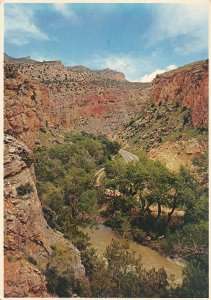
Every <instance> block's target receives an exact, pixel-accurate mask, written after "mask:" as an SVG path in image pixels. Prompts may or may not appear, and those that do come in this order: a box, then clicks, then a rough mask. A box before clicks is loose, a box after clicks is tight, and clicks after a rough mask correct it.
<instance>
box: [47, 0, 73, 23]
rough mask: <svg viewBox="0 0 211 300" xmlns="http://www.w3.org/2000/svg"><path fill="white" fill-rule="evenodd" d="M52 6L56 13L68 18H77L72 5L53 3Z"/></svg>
mask: <svg viewBox="0 0 211 300" xmlns="http://www.w3.org/2000/svg"><path fill="white" fill-rule="evenodd" d="M52 6H53V8H54V10H55V11H57V12H58V13H60V14H61V15H63V16H64V17H66V18H70V17H71V18H74V19H75V18H77V16H76V14H75V13H74V12H73V11H71V9H70V5H69V4H67V3H53V4H52Z"/></svg>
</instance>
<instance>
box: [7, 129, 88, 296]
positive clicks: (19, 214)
mask: <svg viewBox="0 0 211 300" xmlns="http://www.w3.org/2000/svg"><path fill="white" fill-rule="evenodd" d="M4 178H5V181H4V201H5V204H4V219H5V235H4V248H5V296H7V297H24V296H27V297H30V296H31V297H32V296H37V297H41V296H48V292H47V288H46V279H45V276H44V275H43V274H42V273H41V271H40V270H39V269H38V267H37V266H36V265H34V264H33V263H31V261H30V260H29V259H28V258H31V259H32V262H33V261H38V262H40V261H46V258H47V257H48V256H49V255H50V254H51V253H52V245H55V244H59V245H61V246H63V247H65V248H66V249H68V251H69V252H70V253H71V257H72V261H73V269H74V272H75V276H76V277H77V278H79V279H80V278H81V279H82V278H84V276H85V270H84V267H83V265H82V264H81V260H80V256H79V251H78V250H77V249H76V248H75V247H74V246H73V245H72V244H71V243H70V242H69V241H67V240H65V239H64V238H63V236H62V234H61V233H59V232H55V231H54V230H52V229H51V228H50V227H49V226H48V225H47V223H46V221H45V219H44V217H43V213H42V208H41V203H40V200H39V198H38V195H37V190H36V186H35V174H34V168H33V163H32V159H31V153H30V151H29V149H28V148H27V146H26V145H25V144H24V143H22V142H20V141H18V140H16V139H15V138H14V137H12V136H10V135H6V136H5V154H4Z"/></svg>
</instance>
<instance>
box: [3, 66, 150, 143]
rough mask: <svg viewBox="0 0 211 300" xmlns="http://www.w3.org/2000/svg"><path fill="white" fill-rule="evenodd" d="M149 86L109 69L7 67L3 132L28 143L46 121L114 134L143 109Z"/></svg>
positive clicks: (99, 132) (93, 131)
mask: <svg viewBox="0 0 211 300" xmlns="http://www.w3.org/2000/svg"><path fill="white" fill-rule="evenodd" d="M147 86H148V85H145V84H141V83H129V82H127V81H126V80H125V78H124V75H123V74H121V73H119V72H115V71H112V70H110V69H106V70H102V71H92V70H89V69H88V68H82V67H73V68H71V67H65V66H64V65H63V64H62V63H61V62H60V61H53V62H51V61H50V62H43V63H39V62H36V63H19V64H18V63H13V62H12V61H9V62H5V130H6V131H7V132H9V133H11V132H14V133H15V134H16V135H17V136H18V137H20V138H21V139H22V140H24V141H26V142H27V144H28V139H27V135H28V133H29V132H37V131H38V130H39V129H40V128H41V127H45V126H46V124H44V123H45V122H46V121H47V125H49V124H50V125H52V126H54V127H60V128H61V127H63V128H68V129H70V130H74V131H82V130H83V131H87V132H91V133H95V134H101V133H105V134H109V133H113V131H114V130H116V129H117V128H118V127H119V125H120V124H124V123H125V122H128V121H129V120H130V119H131V118H132V117H134V116H135V115H137V113H138V111H140V110H141V107H142V104H143V102H144V101H146V100H147V99H148V93H147V91H148V89H147ZM33 124H34V125H33Z"/></svg>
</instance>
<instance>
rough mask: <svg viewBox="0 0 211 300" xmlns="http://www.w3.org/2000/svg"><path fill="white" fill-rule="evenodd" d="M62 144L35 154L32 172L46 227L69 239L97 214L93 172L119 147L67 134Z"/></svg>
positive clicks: (97, 197) (98, 195)
mask: <svg viewBox="0 0 211 300" xmlns="http://www.w3.org/2000/svg"><path fill="white" fill-rule="evenodd" d="M65 141H66V142H65V143H64V144H57V145H55V146H53V147H51V148H42V149H39V150H38V151H37V153H36V154H35V172H36V178H37V190H38V194H39V197H40V199H41V202H42V205H43V211H44V215H45V217H46V219H47V221H48V223H49V225H50V226H51V227H53V228H57V229H59V230H61V231H62V232H63V233H64V234H65V235H66V236H67V237H70V236H71V235H72V234H74V233H75V232H76V231H77V230H76V227H77V226H78V225H81V226H86V225H88V224H91V223H92V222H93V219H94V216H95V215H96V214H97V213H98V211H97V203H98V199H99V197H100V194H101V191H100V190H96V189H95V188H94V180H95V172H96V171H97V170H98V169H99V168H100V167H102V165H103V163H105V162H106V160H107V159H109V158H111V156H112V155H115V154H116V153H117V152H118V150H119V144H117V143H116V142H114V143H113V142H110V141H108V140H107V138H106V137H104V136H101V137H100V138H98V139H97V138H96V137H94V136H92V135H89V134H85V133H84V134H71V133H70V134H68V133H67V134H66V135H65Z"/></svg>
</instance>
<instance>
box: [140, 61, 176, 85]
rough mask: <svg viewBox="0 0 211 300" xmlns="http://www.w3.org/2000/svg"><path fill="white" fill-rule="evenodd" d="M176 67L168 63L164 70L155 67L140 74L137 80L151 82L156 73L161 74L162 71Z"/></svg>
mask: <svg viewBox="0 0 211 300" xmlns="http://www.w3.org/2000/svg"><path fill="white" fill-rule="evenodd" d="M176 68H177V66H176V65H169V66H168V67H167V68H166V69H165V70H163V69H156V70H155V71H153V72H152V73H150V74H145V75H144V76H142V77H141V79H140V80H139V81H140V82H151V81H152V80H153V79H154V78H155V77H156V75H158V74H162V73H164V72H167V71H171V70H173V69H176Z"/></svg>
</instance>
